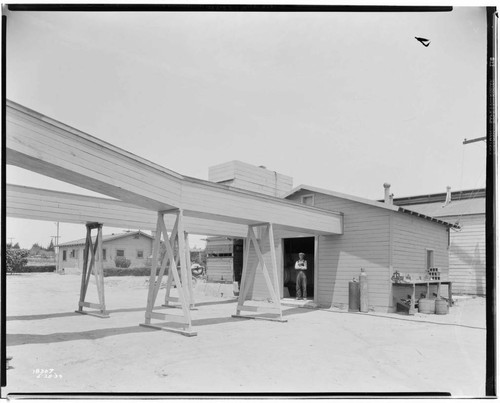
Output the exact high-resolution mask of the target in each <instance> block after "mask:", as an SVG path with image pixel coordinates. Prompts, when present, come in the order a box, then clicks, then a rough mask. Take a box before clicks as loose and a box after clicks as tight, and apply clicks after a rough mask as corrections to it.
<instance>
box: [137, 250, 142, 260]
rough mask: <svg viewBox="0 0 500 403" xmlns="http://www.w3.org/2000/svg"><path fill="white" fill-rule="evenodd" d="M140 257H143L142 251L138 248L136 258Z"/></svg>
mask: <svg viewBox="0 0 500 403" xmlns="http://www.w3.org/2000/svg"><path fill="white" fill-rule="evenodd" d="M142 258H144V251H143V250H138V251H137V259H142Z"/></svg>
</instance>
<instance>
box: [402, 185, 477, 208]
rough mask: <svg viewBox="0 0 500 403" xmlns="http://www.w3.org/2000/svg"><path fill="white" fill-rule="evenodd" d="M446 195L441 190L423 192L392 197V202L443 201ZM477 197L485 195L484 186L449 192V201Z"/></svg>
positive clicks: (403, 203) (404, 203)
mask: <svg viewBox="0 0 500 403" xmlns="http://www.w3.org/2000/svg"><path fill="white" fill-rule="evenodd" d="M446 195H447V193H446V192H442V193H430V194H423V195H416V196H405V197H395V198H394V199H393V202H394V203H397V205H399V206H405V205H414V204H427V203H440V202H445V200H446ZM478 197H486V188H477V189H468V190H456V191H454V192H451V201H456V200H468V199H475V198H478Z"/></svg>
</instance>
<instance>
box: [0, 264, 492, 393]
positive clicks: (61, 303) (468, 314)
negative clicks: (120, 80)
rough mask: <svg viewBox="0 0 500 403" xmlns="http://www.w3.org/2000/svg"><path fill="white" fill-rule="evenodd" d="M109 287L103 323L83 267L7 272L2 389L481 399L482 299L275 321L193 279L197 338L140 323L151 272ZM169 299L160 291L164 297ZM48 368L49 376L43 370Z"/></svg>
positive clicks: (297, 314)
mask: <svg viewBox="0 0 500 403" xmlns="http://www.w3.org/2000/svg"><path fill="white" fill-rule="evenodd" d="M94 288H95V287H93V286H92V284H91V285H90V286H89V293H90V294H89V297H88V298H87V300H88V301H91V302H97V297H96V296H95V292H94ZM105 288H106V306H107V308H108V310H109V313H110V318H107V319H102V318H97V317H94V316H89V315H79V314H77V313H75V312H74V310H75V309H76V308H77V304H78V295H79V289H80V277H79V276H77V275H65V276H61V275H58V274H54V273H40V274H22V275H11V276H8V278H7V355H8V356H12V357H13V359H12V361H11V366H12V367H13V368H11V369H9V370H8V371H7V376H8V378H7V381H8V384H7V387H6V388H3V389H2V397H5V396H6V394H7V393H41V392H69V393H85V392H114V393H119V392H128V393H131V392H132V393H147V392H156V393H158V392H159V393H175V392H181V393H203V394H209V393H249V392H250V393H273V392H278V393H282V394H287V393H300V392H306V393H314V394H316V393H342V392H355V393H370V392H383V393H389V392H413V393H420V392H449V393H451V394H452V396H457V397H479V396H484V381H485V359H486V358H485V357H486V355H485V354H486V352H485V345H486V343H485V337H486V330H485V300H484V298H479V297H478V298H458V299H457V303H456V305H455V306H454V307H452V308H451V309H450V313H449V314H448V315H424V314H416V315H415V316H407V315H402V314H386V313H368V314H361V313H349V312H347V311H342V310H339V309H305V308H298V307H284V318H285V319H287V322H286V323H279V322H271V321H261V320H248V319H239V318H233V317H231V315H232V314H234V313H235V310H236V300H235V299H234V298H229V297H228V298H220V297H219V298H217V297H214V296H208V295H206V293H204V292H203V287H200V286H198V287H197V290H196V292H195V295H196V301H197V307H198V309H197V310H194V311H191V313H192V318H193V327H194V330H196V331H197V332H198V335H197V336H196V337H184V336H182V335H179V334H175V333H170V332H164V331H158V330H154V329H149V328H145V327H142V326H139V323H142V322H143V321H144V311H145V306H146V299H147V280H146V278H144V277H109V278H105ZM174 292H175V291H174ZM163 296H164V291H163V290H162V291H161V292H160V294H159V300H158V301H157V305H160V304H161V302H162V301H161V299H162V298H163ZM159 309H160V308H159ZM159 309H158V310H159ZM167 309H168V308H167ZM175 310H176V309H175ZM42 370H48V371H49V372H50V371H51V372H50V373H44V374H39V372H40V371H42ZM49 375H52V376H49Z"/></svg>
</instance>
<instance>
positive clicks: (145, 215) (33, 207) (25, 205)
mask: <svg viewBox="0 0 500 403" xmlns="http://www.w3.org/2000/svg"><path fill="white" fill-rule="evenodd" d="M6 207H7V216H8V217H15V218H23V219H31V220H41V221H60V222H65V223H73V224H87V223H89V222H99V223H101V224H103V225H104V226H106V227H117V228H133V229H141V230H151V231H154V230H156V222H157V213H156V212H155V211H152V210H146V209H143V208H140V207H136V206H134V205H132V204H130V203H125V202H122V201H120V200H114V199H105V198H100V197H92V196H83V195H79V194H74V193H67V192H58V191H54V190H46V189H39V188H33V187H27V186H18V185H11V184H8V185H7V186H6ZM165 219H166V221H167V222H166V224H167V225H168V226H169V228H171V227H172V226H173V224H174V221H175V216H174V215H168V214H167V215H166V216H165ZM184 226H185V229H186V231H187V232H188V233H191V234H199V235H223V236H229V237H235V238H243V237H245V236H246V234H247V228H246V226H244V225H241V224H233V223H226V222H221V221H213V220H205V219H197V218H192V217H186V218H185V223H184Z"/></svg>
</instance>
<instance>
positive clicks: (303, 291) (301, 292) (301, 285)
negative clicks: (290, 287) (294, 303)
mask: <svg viewBox="0 0 500 403" xmlns="http://www.w3.org/2000/svg"><path fill="white" fill-rule="evenodd" d="M305 257H306V254H305V253H302V252H301V253H299V260H297V261H296V262H295V270H296V271H297V281H296V285H295V290H296V291H297V294H296V295H295V298H296V299H306V298H307V279H306V273H305V271H306V270H307V261H306V260H305Z"/></svg>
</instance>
